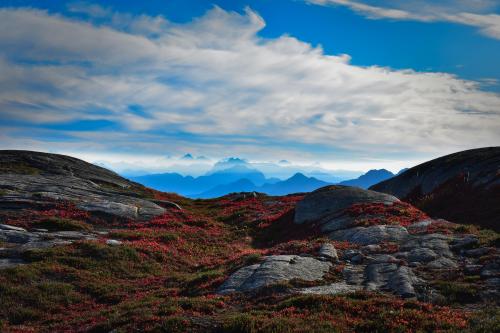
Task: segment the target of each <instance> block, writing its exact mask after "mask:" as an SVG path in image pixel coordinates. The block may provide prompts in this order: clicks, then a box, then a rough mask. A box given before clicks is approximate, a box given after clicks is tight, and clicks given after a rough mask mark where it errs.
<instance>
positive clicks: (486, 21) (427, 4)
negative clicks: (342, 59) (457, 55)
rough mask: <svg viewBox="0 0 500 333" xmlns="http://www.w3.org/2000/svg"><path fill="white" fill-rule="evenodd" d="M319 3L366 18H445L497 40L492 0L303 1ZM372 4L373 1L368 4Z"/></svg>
mask: <svg viewBox="0 0 500 333" xmlns="http://www.w3.org/2000/svg"><path fill="white" fill-rule="evenodd" d="M305 1H306V2H308V3H311V4H315V5H322V6H329V5H330V6H332V5H333V6H345V7H348V8H350V9H352V10H353V11H356V12H358V13H360V14H361V15H365V16H366V17H368V18H370V19H393V20H413V21H421V22H435V21H446V22H453V23H458V24H464V25H469V26H473V27H476V28H478V29H479V31H480V32H481V33H482V34H484V35H486V36H489V37H491V38H495V39H500V15H498V14H495V13H493V12H491V13H488V12H487V11H488V10H492V9H495V8H497V7H498V6H499V5H498V3H496V2H495V1H492V0H476V1H463V0H462V1H461V0H459V1H429V0H421V1H417V0H413V1H351V0H305ZM368 2H370V3H374V2H375V4H368Z"/></svg>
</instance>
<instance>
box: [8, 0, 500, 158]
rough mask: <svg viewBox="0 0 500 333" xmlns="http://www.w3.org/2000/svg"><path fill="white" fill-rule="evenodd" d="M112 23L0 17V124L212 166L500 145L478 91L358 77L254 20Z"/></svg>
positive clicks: (217, 13)
mask: <svg viewBox="0 0 500 333" xmlns="http://www.w3.org/2000/svg"><path fill="white" fill-rule="evenodd" d="M116 15H126V14H116V13H110V14H109V17H108V20H107V21H105V22H104V23H101V24H99V25H96V24H92V23H89V22H84V21H81V20H75V19H68V18H66V17H63V16H61V15H54V14H49V13H47V12H44V11H38V10H30V9H3V10H0V72H2V73H3V75H2V76H0V87H1V88H2V89H1V90H0V117H2V118H5V119H9V120H11V121H24V122H26V121H28V120H29V121H30V122H34V123H37V124H39V125H41V124H45V123H53V122H57V121H60V122H65V121H70V120H82V119H83V120H92V119H106V120H109V121H113V122H117V123H120V124H122V125H123V126H124V127H125V128H127V132H126V133H123V134H120V133H118V132H117V131H111V132H110V133H104V132H99V131H98V132H72V131H71V130H69V129H68V130H67V131H61V132H64V133H65V134H69V135H72V136H73V137H74V138H76V140H80V142H86V143H87V147H89V149H92V148H93V147H94V148H95V149H100V150H102V151H105V150H106V149H115V148H120V149H124V148H123V147H127V149H129V151H132V150H133V149H136V150H140V151H143V152H145V153H146V152H147V153H153V152H155V151H159V150H160V149H161V147H165V146H168V148H169V150H175V151H177V152H185V151H191V152H195V153H198V154H208V155H211V156H217V157H220V156H224V155H228V154H239V153H243V154H244V155H245V154H246V155H245V156H250V157H256V156H265V157H271V156H272V157H273V158H287V159H293V158H294V157H296V158H299V159H300V158H302V159H313V158H314V159H318V160H335V159H336V158H337V159H338V157H336V156H334V155H333V154H334V152H336V151H339V150H341V151H343V152H344V155H342V156H347V155H349V154H350V156H361V157H363V158H365V159H369V158H374V157H382V156H381V155H384V156H392V157H393V158H394V159H396V158H401V156H408V154H416V155H418V154H428V155H436V152H439V153H440V154H443V153H445V152H451V151H454V150H460V149H465V148H471V147H474V146H486V145H495V144H498V142H500V141H499V140H500V130H499V124H500V96H499V95H498V94H495V93H488V92H484V91H481V90H480V84H479V83H476V82H472V81H465V80H461V79H459V78H457V77H455V76H453V75H449V74H444V73H421V72H414V71H412V70H404V71H397V70H392V69H390V68H381V67H376V66H373V67H359V66H354V65H351V64H350V62H349V61H350V57H349V56H347V55H338V56H333V55H325V54H324V53H323V50H322V49H321V48H319V47H312V46H311V45H310V44H307V43H304V42H302V41H300V40H297V39H295V38H293V37H290V36H282V37H279V38H276V39H264V38H261V37H259V36H258V35H257V33H258V32H259V31H260V30H261V29H262V28H263V27H264V26H265V22H264V20H263V19H262V18H261V17H260V16H259V15H258V14H257V13H255V12H254V11H252V10H250V9H248V10H247V11H246V13H244V14H238V13H234V12H226V11H224V10H222V9H220V8H218V7H215V8H214V9H212V10H211V11H209V12H208V13H207V14H206V15H205V16H203V17H201V18H198V19H195V20H194V21H192V22H190V23H186V24H174V23H171V22H168V21H167V20H165V19H164V18H162V17H156V18H153V17H146V16H137V17H134V16H130V15H129V16H128V19H126V20H117V19H116V17H117V16H116ZM394 15H396V14H394ZM123 17H125V16H122V18H123ZM123 22H127V24H124V23H123ZM138 26H140V27H141V28H140V29H139V28H137V27H138ZM130 105H140V106H141V112H140V113H137V112H133V111H131V110H130V108H129V106H130ZM176 133H180V135H176ZM19 135H25V136H29V135H30V133H24V134H18V136H19ZM12 140H14V141H12ZM4 142H5V141H4ZM10 142H15V139H11V140H10ZM62 144H67V145H68V146H69V145H71V143H61V144H60V145H62ZM118 146H119V147H118ZM174 146H177V147H174ZM76 147H81V145H80V146H78V145H76ZM96 147H97V148H96ZM171 147H174V148H173V149H170V148H171ZM82 149H83V148H82ZM345 152H348V153H345ZM325 153H328V154H332V155H331V156H330V155H325ZM398 154H399V155H398ZM277 156H279V157H277Z"/></svg>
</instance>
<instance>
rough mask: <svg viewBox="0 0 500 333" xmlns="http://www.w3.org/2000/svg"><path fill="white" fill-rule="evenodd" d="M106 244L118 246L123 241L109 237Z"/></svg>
mask: <svg viewBox="0 0 500 333" xmlns="http://www.w3.org/2000/svg"><path fill="white" fill-rule="evenodd" d="M106 244H108V245H111V246H118V245H122V242H121V241H119V240H116V239H108V240H106Z"/></svg>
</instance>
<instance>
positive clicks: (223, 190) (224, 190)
mask: <svg viewBox="0 0 500 333" xmlns="http://www.w3.org/2000/svg"><path fill="white" fill-rule="evenodd" d="M253 191H257V186H255V184H254V183H252V182H251V181H250V180H248V179H246V178H243V179H239V180H237V181H235V182H232V183H229V184H223V185H217V186H215V187H214V188H212V189H210V190H208V191H205V192H202V193H199V194H195V195H192V196H191V197H192V198H200V199H207V198H217V197H221V196H223V195H226V194H229V193H233V192H253Z"/></svg>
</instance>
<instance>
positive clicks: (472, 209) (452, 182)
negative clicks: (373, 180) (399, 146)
mask: <svg viewBox="0 0 500 333" xmlns="http://www.w3.org/2000/svg"><path fill="white" fill-rule="evenodd" d="M370 189H372V190H375V191H379V192H384V193H387V194H391V195H394V196H396V197H398V198H400V199H402V200H404V201H407V202H410V203H412V204H413V205H415V206H416V207H418V208H420V209H422V210H423V211H424V212H426V213H428V214H430V215H431V216H436V217H440V218H444V219H446V220H449V221H452V222H456V223H467V224H477V225H480V226H483V227H488V228H491V229H495V230H497V231H499V230H500V224H498V216H499V215H500V204H499V202H500V147H489V148H481V149H471V150H466V151H462V152H458V153H455V154H451V155H447V156H443V157H440V158H437V159H435V160H432V161H429V162H426V163H423V164H420V165H418V166H416V167H413V168H411V169H409V170H407V171H405V172H404V173H402V174H400V175H398V176H396V177H394V178H391V179H389V180H386V181H383V182H381V183H379V184H376V185H374V186H372V187H370Z"/></svg>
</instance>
